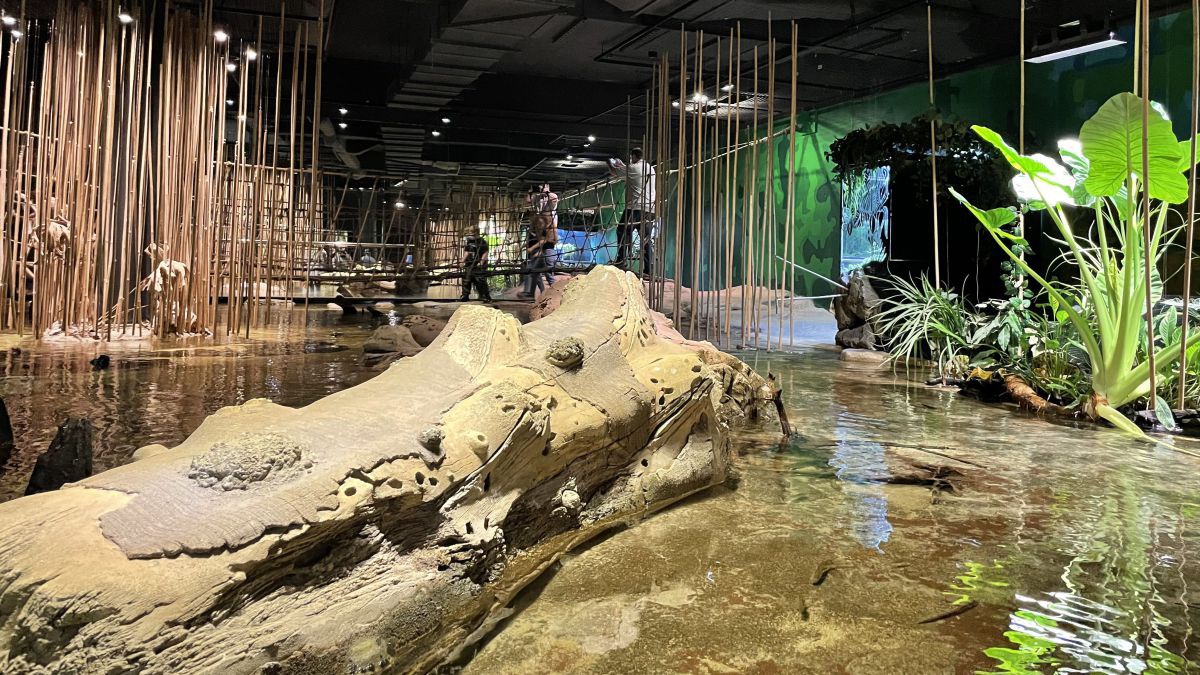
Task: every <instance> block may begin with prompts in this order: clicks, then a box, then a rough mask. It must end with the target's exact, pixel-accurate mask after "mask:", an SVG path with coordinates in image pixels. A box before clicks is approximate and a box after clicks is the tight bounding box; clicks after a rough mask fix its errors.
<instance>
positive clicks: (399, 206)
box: [396, 202, 404, 209]
mask: <svg viewBox="0 0 1200 675" xmlns="http://www.w3.org/2000/svg"><path fill="white" fill-rule="evenodd" d="M396 208H398V209H402V208H404V202H396Z"/></svg>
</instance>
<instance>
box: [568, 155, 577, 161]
mask: <svg viewBox="0 0 1200 675" xmlns="http://www.w3.org/2000/svg"><path fill="white" fill-rule="evenodd" d="M573 159H575V155H567V161H568V162H569V161H571V160H573Z"/></svg>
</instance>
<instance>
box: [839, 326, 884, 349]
mask: <svg viewBox="0 0 1200 675" xmlns="http://www.w3.org/2000/svg"><path fill="white" fill-rule="evenodd" d="M833 339H834V342H836V343H837V344H838V346H840V347H845V348H846V349H875V346H876V340H875V331H873V330H871V326H869V325H868V324H865V323H864V324H862V325H861V326H858V327H856V328H846V329H843V330H839V331H838V332H837V335H835V336H834V338H833Z"/></svg>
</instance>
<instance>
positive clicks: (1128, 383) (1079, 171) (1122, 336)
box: [951, 94, 1200, 434]
mask: <svg viewBox="0 0 1200 675" xmlns="http://www.w3.org/2000/svg"><path fill="white" fill-rule="evenodd" d="M1134 110H1137V111H1139V113H1138V114H1137V115H1133V113H1132V111H1134ZM1140 111H1141V99H1139V98H1138V97H1136V96H1134V95H1133V94H1118V95H1117V96H1114V97H1113V98H1112V99H1110V100H1109V101H1108V102H1107V103H1105V104H1104V105H1103V106H1102V107H1101V109H1100V110H1099V111H1098V112H1097V114H1096V115H1095V116H1094V117H1093V118H1092V119H1091V120H1089V121H1088V122H1087V123H1085V124H1084V133H1083V134H1082V136H1081V138H1082V141H1081V146H1080V147H1076V146H1075V145H1074V144H1071V143H1064V144H1061V147H1060V151H1061V152H1060V156H1061V157H1062V158H1063V161H1064V163H1065V164H1066V166H1064V165H1063V164H1059V163H1058V162H1057V161H1055V160H1054V159H1052V158H1050V157H1046V156H1044V155H1021V154H1019V153H1017V152H1016V151H1015V150H1013V148H1012V147H1011V146H1009V145H1008V144H1007V143H1006V142H1005V141H1004V139H1003V138H1001V137H1000V136H999V134H997V133H996V132H994V131H992V130H990V129H987V128H984V127H975V131H976V133H978V134H979V136H980V138H982V139H984V140H985V141H987V142H989V143H991V144H992V145H993V146H995V147H996V149H997V150H998V151H999V152H1000V153H1001V155H1002V156H1003V157H1004V158H1005V159H1006V160H1007V161H1008V163H1009V165H1010V166H1012V168H1014V169H1016V170H1017V176H1016V178H1015V179H1014V180H1013V187H1014V189H1015V191H1016V193H1017V195H1018V198H1019V199H1020V200H1021V201H1022V202H1023V205H1024V208H1026V209H1030V210H1041V211H1045V212H1046V214H1047V215H1048V216H1049V217H1050V219H1051V220H1052V221H1053V223H1054V225H1055V226H1056V228H1057V230H1058V235H1059V237H1060V238H1061V241H1062V243H1063V244H1064V245H1065V246H1066V247H1067V249H1068V259H1069V260H1070V261H1071V262H1072V263H1074V266H1075V268H1076V269H1077V271H1078V273H1079V278H1080V286H1079V288H1078V289H1077V290H1071V289H1064V288H1061V287H1058V286H1056V285H1055V284H1052V283H1051V282H1049V281H1047V280H1046V279H1045V278H1044V277H1043V276H1042V275H1041V274H1039V273H1038V272H1037V271H1035V270H1034V269H1033V268H1032V267H1030V266H1029V265H1028V264H1027V263H1026V261H1025V260H1024V258H1023V256H1021V255H1020V254H1019V252H1018V249H1014V244H1017V245H1022V246H1023V245H1025V242H1024V241H1023V240H1022V239H1021V238H1020V237H1019V236H1018V235H1017V234H1015V233H1013V232H1010V231H1008V230H1006V229H1005V225H1006V224H1007V223H1006V222H1004V221H1005V220H1006V219H1007V216H1003V214H998V213H997V212H996V210H992V211H982V210H980V209H978V208H976V207H974V206H973V205H971V204H970V202H968V201H967V199H966V198H965V197H963V196H962V195H961V194H959V193H958V192H957V191H954V190H951V194H953V195H954V197H955V198H956V199H958V200H959V201H960V202H962V203H963V205H964V206H966V207H967V209H968V210H970V211H971V213H973V214H974V215H975V216H976V219H977V220H978V221H979V222H980V223H981V224H982V225H983V226H984V228H985V229H986V230H987V231H988V233H989V234H990V235H991V236H992V238H993V239H994V240H995V242H996V244H997V245H999V246H1000V248H1001V249H1002V250H1003V251H1004V252H1005V253H1006V254H1007V255H1008V256H1009V258H1010V259H1011V260H1012V261H1013V262H1014V263H1015V264H1016V265H1017V266H1018V267H1019V268H1020V270H1021V272H1022V274H1024V275H1025V276H1027V277H1029V278H1030V279H1032V280H1033V281H1034V282H1036V283H1038V284H1039V285H1040V286H1041V287H1042V288H1043V289H1044V290H1045V292H1046V293H1047V295H1048V297H1049V298H1050V299H1051V300H1052V301H1053V303H1054V305H1055V314H1056V315H1060V314H1061V316H1062V317H1063V318H1064V319H1065V320H1066V321H1069V322H1070V323H1071V324H1072V325H1073V327H1074V329H1075V331H1076V332H1077V334H1078V336H1079V340H1080V342H1081V344H1082V346H1083V349H1084V350H1085V352H1086V353H1087V356H1088V361H1089V376H1090V388H1091V393H1090V395H1089V396H1088V398H1087V399H1086V400H1085V401H1084V411H1085V412H1087V413H1088V415H1090V416H1091V417H1093V418H1096V417H1102V418H1104V419H1106V420H1108V421H1109V422H1111V423H1112V424H1113V425H1115V426H1117V427H1119V428H1121V429H1123V430H1126V431H1128V432H1130V433H1135V434H1141V432H1140V430H1139V429H1138V428H1137V426H1135V425H1134V424H1133V423H1132V422H1131V421H1129V420H1128V419H1127V418H1126V417H1125V416H1124V415H1122V414H1121V413H1120V412H1118V411H1117V408H1119V407H1121V406H1123V405H1125V404H1127V403H1131V402H1133V401H1136V400H1138V399H1141V398H1144V397H1147V396H1155V395H1156V394H1157V392H1151V391H1150V386H1149V380H1150V365H1149V359H1148V358H1145V356H1147V355H1148V351H1149V350H1150V349H1154V352H1155V362H1156V367H1157V368H1158V369H1161V370H1166V369H1167V368H1169V367H1170V365H1171V364H1172V363H1173V362H1174V360H1175V359H1177V358H1178V355H1179V345H1178V344H1177V343H1176V344H1163V346H1161V347H1159V346H1158V345H1157V344H1156V345H1153V346H1151V345H1146V347H1145V349H1144V350H1142V351H1143V352H1145V353H1139V349H1138V347H1139V340H1140V336H1141V335H1143V334H1144V333H1145V331H1146V325H1145V318H1144V314H1145V308H1146V296H1147V293H1150V294H1151V295H1153V294H1154V293H1156V292H1161V281H1159V282H1157V283H1155V281H1154V280H1152V281H1151V286H1150V287H1149V288H1147V284H1146V278H1147V275H1148V271H1147V269H1146V266H1145V265H1146V263H1145V261H1146V260H1147V259H1149V260H1150V261H1151V269H1150V270H1149V273H1150V276H1151V277H1155V276H1157V264H1156V263H1157V262H1158V261H1159V259H1160V257H1161V255H1162V251H1163V249H1164V248H1165V244H1166V242H1167V241H1169V240H1170V238H1171V235H1172V234H1173V232H1170V231H1168V230H1167V228H1166V220H1167V218H1166V216H1167V214H1168V211H1169V208H1170V204H1171V203H1176V201H1177V200H1178V198H1179V193H1178V189H1177V187H1178V183H1179V182H1180V181H1183V183H1184V185H1185V190H1184V191H1183V196H1184V197H1186V192H1187V191H1186V180H1185V179H1184V178H1183V176H1182V172H1183V170H1184V168H1186V167H1185V164H1184V163H1181V162H1180V159H1179V147H1180V145H1179V141H1178V140H1177V139H1176V138H1175V137H1174V135H1173V133H1171V131H1170V122H1169V121H1167V120H1166V118H1165V117H1163V115H1162V112H1161V110H1160V109H1159V108H1157V107H1155V108H1154V109H1153V111H1152V114H1151V121H1150V124H1149V125H1148V126H1147V129H1149V143H1150V147H1149V156H1150V158H1151V170H1150V174H1149V175H1150V178H1151V180H1150V184H1149V192H1150V194H1151V196H1152V197H1157V198H1156V199H1153V200H1152V202H1151V204H1150V205H1149V212H1150V213H1149V215H1150V217H1149V219H1146V218H1145V216H1144V214H1143V213H1142V211H1141V209H1140V208H1139V209H1133V208H1130V204H1129V202H1130V200H1129V198H1128V196H1129V195H1136V194H1138V193H1139V191H1140V190H1141V182H1140V180H1141V169H1140V167H1141V161H1142V148H1141V135H1142V117H1141V114H1140ZM1164 132H1165V133H1164ZM1134 138H1136V139H1138V142H1137V143H1133V142H1132V139H1134ZM1068 167H1070V168H1069V169H1068ZM1114 171H1116V172H1119V173H1123V174H1124V181H1123V184H1122V181H1116V182H1114V181H1113V180H1112V175H1113V172H1114ZM1078 204H1090V205H1091V207H1090V208H1091V209H1092V211H1093V213H1094V215H1095V218H1096V228H1095V240H1094V241H1093V240H1092V238H1091V237H1090V236H1088V235H1083V234H1077V233H1076V232H1075V231H1074V229H1073V227H1072V224H1071V221H1070V219H1069V218H1068V215H1067V211H1066V210H1065V208H1064V207H1067V206H1076V205H1078ZM1145 239H1148V241H1149V248H1148V249H1146V250H1144V246H1145V244H1144V240H1145ZM1156 287H1157V288H1156ZM1151 300H1152V301H1153V300H1155V298H1153V297H1152V298H1151ZM1197 338H1200V333H1198V334H1196V335H1193V336H1190V338H1189V339H1190V340H1192V341H1195V340H1196V339H1197Z"/></svg>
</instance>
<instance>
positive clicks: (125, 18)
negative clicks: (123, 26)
mask: <svg viewBox="0 0 1200 675" xmlns="http://www.w3.org/2000/svg"><path fill="white" fill-rule="evenodd" d="M117 21H120V22H121V23H133V17H132V16H130V15H129V12H121V13H120V14H118V15H117Z"/></svg>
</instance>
